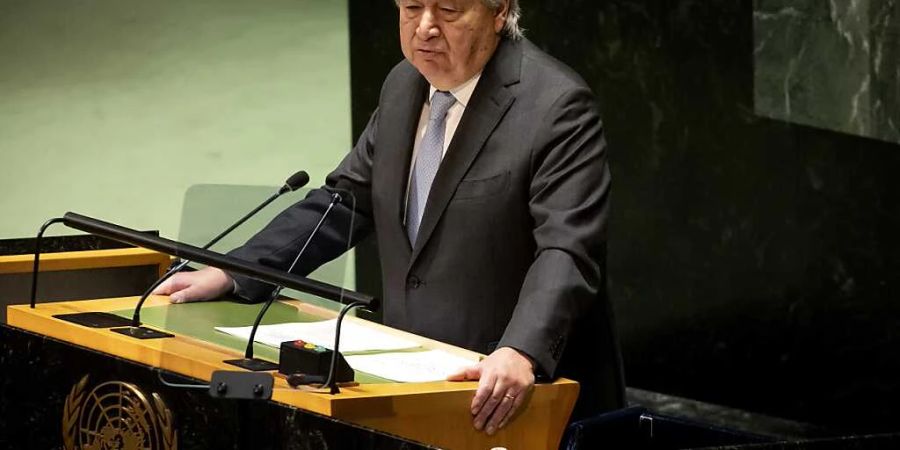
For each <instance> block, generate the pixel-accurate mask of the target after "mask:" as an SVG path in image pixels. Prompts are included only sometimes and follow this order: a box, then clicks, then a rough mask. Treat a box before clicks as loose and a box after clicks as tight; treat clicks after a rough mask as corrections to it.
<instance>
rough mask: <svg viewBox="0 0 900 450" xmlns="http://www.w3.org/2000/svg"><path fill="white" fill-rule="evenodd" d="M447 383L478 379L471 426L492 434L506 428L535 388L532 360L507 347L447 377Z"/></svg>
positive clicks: (473, 400)
mask: <svg viewBox="0 0 900 450" xmlns="http://www.w3.org/2000/svg"><path fill="white" fill-rule="evenodd" d="M447 379H448V380H450V381H466V380H479V383H478V390H477V391H476V392H475V398H474V399H472V415H473V416H475V420H474V422H473V424H474V425H475V428H476V429H477V430H485V432H486V433H487V434H489V435H493V434H494V433H496V432H497V430H499V429H500V428H503V427H505V426H506V424H507V423H508V422H509V420H510V418H512V417H513V415H514V414H515V413H516V410H518V409H519V407H520V406H522V403H524V402H525V398H526V397H527V396H528V393H529V391H530V390H531V387H532V386H534V365H533V364H532V362H531V360H530V359H529V358H528V357H526V356H525V355H523V354H522V353H519V351H518V350H515V349H513V348H510V347H502V348H498V349H497V350H495V351H494V353H491V354H490V356H488V357H487V358H485V359H483V360H482V361H481V362H479V363H478V364H476V365H474V366H470V367H466V368H465V369H462V370H460V371H459V372H457V373H455V374H453V375H450V376H449V377H447Z"/></svg>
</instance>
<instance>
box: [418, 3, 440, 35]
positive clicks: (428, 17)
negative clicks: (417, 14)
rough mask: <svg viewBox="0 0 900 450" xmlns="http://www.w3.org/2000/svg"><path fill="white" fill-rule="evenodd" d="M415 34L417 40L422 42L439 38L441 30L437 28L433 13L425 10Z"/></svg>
mask: <svg viewBox="0 0 900 450" xmlns="http://www.w3.org/2000/svg"><path fill="white" fill-rule="evenodd" d="M416 34H417V35H418V36H419V39H423V40H426V39H431V38H433V37H437V36H440V34H441V29H440V28H439V27H438V26H437V21H436V20H435V17H434V13H432V12H431V11H429V10H427V9H426V10H425V12H424V13H422V18H421V19H420V20H419V26H418V27H417V28H416Z"/></svg>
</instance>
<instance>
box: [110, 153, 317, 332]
mask: <svg viewBox="0 0 900 450" xmlns="http://www.w3.org/2000/svg"><path fill="white" fill-rule="evenodd" d="M307 183H309V174H307V173H306V171H303V170H301V171H299V172H297V173H295V174H293V175H291V176H290V177H288V179H287V180H286V181H285V182H284V185H283V186H281V187H280V188H279V189H278V190H277V191H276V192H275V193H273V194H272V195H271V196H269V198H267V199H266V200H265V201H263V202H262V203H260V204H259V206H257V207H256V208H254V209H253V210H252V211H250V212H249V213H247V214H245V215H244V217H241V218H240V219H239V220H238V221H237V222H235V223H234V224H232V225H231V226H230V227H228V228H226V229H225V231H222V232H221V233H219V235H218V236H216V237H214V238H213V239H212V240H210V241H209V242H207V243H206V245H204V246H203V247H201V248H202V249H204V250H206V249H208V248H210V247H212V246H213V245H216V243H218V242H219V241H220V240H222V238H224V237H225V236H227V235H229V234H230V233H231V232H232V231H234V230H235V229H236V228H237V227H239V226H241V225H243V224H244V222H246V221H247V220H249V219H250V218H251V217H253V216H255V215H256V214H257V213H258V212H260V211H262V209H263V208H265V207H266V206H269V204H271V203H272V202H274V201H275V200H276V199H278V198H279V197H281V196H282V195H284V194H286V193H288V192H293V191H296V190H297V189H300V188H302V187H303V186H306V185H307ZM188 263H190V260H187V259H185V260H182V261H181V262H179V263H178V264H176V265H175V266H173V267H171V268H170V269H169V270H168V271H166V273H165V274H163V276H161V277H159V279H158V280H156V282H154V283H153V284H152V285H150V287H149V288H147V290H146V291H144V293H143V295H141V299H140V300H138V303H137V306H135V308H134V315H133V316H132V317H131V325H130V326H128V327H123V328H116V329H113V330H112V331H115V332H116V333H121V334H125V335H128V336H133V337H136V338H140V339H152V338H160V337H166V335H167V333H160V332H159V331H156V330H153V329H150V328H145V327H141V308H142V307H143V306H144V302H146V301H147V298H148V297H149V296H150V294H151V293H152V292H153V291H154V290H155V289H156V288H157V287H159V285H161V284H163V283H164V282H165V281H166V280H168V279H169V278H171V277H172V276H173V275H175V274H176V273H178V272H179V271H181V269H183V268H184V267H185V266H187V265H188Z"/></svg>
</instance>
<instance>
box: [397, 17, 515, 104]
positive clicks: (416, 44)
mask: <svg viewBox="0 0 900 450" xmlns="http://www.w3.org/2000/svg"><path fill="white" fill-rule="evenodd" d="M398 3H399V7H400V46H401V47H402V49H403V56H405V57H406V59H407V60H409V62H411V63H412V65H413V66H415V67H416V69H418V70H419V72H420V73H421V74H422V75H423V76H424V77H425V78H426V79H427V80H428V82H429V83H431V84H432V86H434V87H436V88H438V89H440V90H449V89H452V88H454V87H457V86H459V85H460V84H462V83H464V82H466V81H468V80H469V79H470V78H472V77H473V76H475V74H477V73H478V72H480V71H481V70H482V69H483V68H484V65H485V64H487V62H488V60H489V59H490V58H491V55H493V54H494V50H496V48H497V44H498V42H499V41H500V35H499V33H500V30H502V29H503V25H504V23H505V22H506V12H507V10H508V6H507V5H508V2H507V1H504V2H503V5H502V6H501V7H500V8H498V9H497V10H496V11H492V10H490V9H489V8H488V7H487V6H485V5H484V3H482V0H400V1H399V2H398Z"/></svg>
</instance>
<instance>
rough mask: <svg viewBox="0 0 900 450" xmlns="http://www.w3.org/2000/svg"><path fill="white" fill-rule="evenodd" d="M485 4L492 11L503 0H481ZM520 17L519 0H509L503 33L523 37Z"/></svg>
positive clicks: (396, 1)
mask: <svg viewBox="0 0 900 450" xmlns="http://www.w3.org/2000/svg"><path fill="white" fill-rule="evenodd" d="M481 2H482V3H484V5H485V6H487V7H488V8H490V9H491V10H492V11H496V10H497V9H498V8H500V6H501V4H502V3H503V0H481ZM394 4H395V5H397V6H400V0H394ZM521 17H522V8H520V7H519V0H509V13H507V14H506V24H505V25H503V35H504V36H506V37H508V38H510V39H512V40H514V41H518V40H519V39H522V38H523V37H525V31H524V30H523V29H522V27H520V26H519V18H521Z"/></svg>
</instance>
